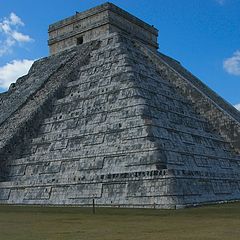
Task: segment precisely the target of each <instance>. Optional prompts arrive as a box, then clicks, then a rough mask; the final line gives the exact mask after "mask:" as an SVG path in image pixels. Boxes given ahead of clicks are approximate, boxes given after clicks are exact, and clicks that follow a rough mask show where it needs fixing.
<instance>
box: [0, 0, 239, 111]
mask: <svg viewBox="0 0 240 240" xmlns="http://www.w3.org/2000/svg"><path fill="white" fill-rule="evenodd" d="M104 2H105V1H102V0H49V1H46V0H41V1H39V0H34V1H33V0H21V1H20V0H0V92H2V91H5V90H6V88H7V86H8V85H9V82H11V81H15V80H16V78H17V77H19V75H22V74H24V73H26V72H27V70H28V69H29V67H30V66H31V64H32V62H33V61H34V60H35V59H38V58H41V57H45V56H47V55H48V46H47V38H48V35H47V29H48V25H49V24H51V23H54V22H55V21H58V20H61V19H63V18H66V17H69V16H71V15H74V14H75V11H83V10H87V9H88V8H91V7H94V6H96V5H99V4H101V3H104ZM112 3H114V4H116V5H118V6H119V7H122V8H123V9H125V10H127V11H128V12H130V13H132V14H134V15H136V16H137V17H139V18H141V19H142V20H144V21H146V22H148V23H149V24H151V25H152V24H153V25H154V26H155V27H156V28H158V29H159V39H158V42H159V46H160V49H159V50H160V51H161V52H163V53H165V54H167V55H169V56H171V57H173V58H175V59H177V60H179V61H180V62H181V63H182V64H183V65H184V66H185V67H186V68H187V69H188V70H190V71H191V72H192V73H193V74H194V75H196V76H197V77H199V78H200V79H201V80H202V81H203V82H204V83H206V84H207V85H208V86H209V87H211V88H212V89H213V90H214V91H215V92H217V93H218V94H219V95H221V96H222V97H223V98H225V99H226V100H227V101H229V102H230V103H231V104H233V105H237V104H240V0H112ZM239 108H240V105H239Z"/></svg>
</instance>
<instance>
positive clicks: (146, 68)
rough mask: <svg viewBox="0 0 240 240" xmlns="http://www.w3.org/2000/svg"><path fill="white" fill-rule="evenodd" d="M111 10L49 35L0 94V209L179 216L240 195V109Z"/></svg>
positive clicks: (152, 34) (146, 29)
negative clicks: (155, 211)
mask: <svg viewBox="0 0 240 240" xmlns="http://www.w3.org/2000/svg"><path fill="white" fill-rule="evenodd" d="M157 35H158V31H157V29H155V28H154V27H152V26H150V25H148V24H146V23H144V22H143V21H141V20H140V19H138V18H136V17H134V16H132V15H130V14H129V13H127V12H125V11H123V10H122V9H120V8H118V7H116V6H115V5H113V4H111V3H106V4H103V5H100V6H98V7H95V8H93V9H90V10H88V11H85V12H82V13H76V14H75V15H74V16H72V17H70V18H67V19H64V20H62V21H59V22H57V23H55V24H53V25H50V27H49V42H48V43H49V47H50V53H51V55H50V56H49V57H46V58H43V59H40V60H38V61H36V62H35V63H34V64H33V66H32V68H31V69H30V71H29V73H28V74H27V75H26V76H23V77H21V78H19V79H18V80H17V82H16V83H15V84H12V85H11V86H10V88H9V90H8V91H7V92H5V93H2V94H0V109H1V111H0V203H1V204H43V205H44V204H50V205H58V204H59V205H65V204H66V205H82V206H89V205H91V204H92V201H93V199H94V200H95V203H96V205H97V206H120V207H149V208H151V207H156V208H179V207H184V206H191V205H195V204H202V203H210V202H220V201H229V200H237V199H240V112H238V111H237V110H236V109H235V108H234V107H232V106H231V105H230V104H229V103H227V102H226V101H225V100H223V99H222V98H221V97H220V96H218V95H217V94H216V93H214V92H213V91H212V90H211V89H209V88H208V87H207V86H206V85H204V84H203V83H202V82H201V81H200V80H198V79H197V78H196V77H194V76H193V75H192V74H191V73H190V72H188V71H187V70H186V69H184V68H183V67H182V66H181V64H180V63H179V62H177V61H176V60H174V59H172V58H170V57H168V56H166V55H163V54H161V53H160V52H158V50H157V49H158V44H157Z"/></svg>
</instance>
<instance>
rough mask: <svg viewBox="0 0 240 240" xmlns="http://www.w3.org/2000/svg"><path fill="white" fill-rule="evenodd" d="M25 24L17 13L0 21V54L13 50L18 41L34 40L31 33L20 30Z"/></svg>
mask: <svg viewBox="0 0 240 240" xmlns="http://www.w3.org/2000/svg"><path fill="white" fill-rule="evenodd" d="M23 26H24V23H23V21H22V20H21V18H20V17H18V16H17V15H16V14H15V13H11V14H10V15H9V17H5V18H4V19H3V20H2V21H0V56H3V55H4V54H6V53H9V52H11V51H12V47H13V46H14V45H16V44H17V43H26V42H30V41H32V40H33V39H32V38H31V37H30V36H29V35H26V34H23V33H22V32H19V30H18V29H19V27H23Z"/></svg>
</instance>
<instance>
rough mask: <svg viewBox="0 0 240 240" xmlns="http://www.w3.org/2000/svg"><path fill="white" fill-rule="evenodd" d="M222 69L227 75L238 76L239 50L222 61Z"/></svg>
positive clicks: (239, 64) (239, 74)
mask: <svg viewBox="0 0 240 240" xmlns="http://www.w3.org/2000/svg"><path fill="white" fill-rule="evenodd" d="M223 68H224V69H225V70H226V72H228V73H229V74H232V75H236V76H240V51H239V50H237V51H236V52H234V53H233V56H232V57H230V58H227V59H225V60H224V62H223Z"/></svg>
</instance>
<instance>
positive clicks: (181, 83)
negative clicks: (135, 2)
mask: <svg viewBox="0 0 240 240" xmlns="http://www.w3.org/2000/svg"><path fill="white" fill-rule="evenodd" d="M138 46H139V47H140V48H141V49H142V51H143V52H144V53H145V54H146V56H147V57H149V59H150V60H151V61H153V62H154V64H155V66H156V68H157V70H158V71H159V73H160V74H161V76H162V77H163V78H165V79H167V80H168V81H170V82H171V83H172V84H173V85H174V86H175V87H176V88H177V89H178V90H179V91H180V92H181V94H182V95H183V96H184V97H186V98H187V99H188V100H190V102H191V103H192V104H193V107H194V108H195V111H197V112H198V113H200V114H201V115H202V116H204V117H205V118H206V119H207V120H208V121H209V122H210V123H211V125H212V128H213V129H215V130H216V131H217V132H219V133H220V134H221V135H222V136H223V138H224V139H226V140H227V141H229V142H230V144H231V146H232V147H233V148H234V149H235V151H237V152H238V153H240V112H239V111H238V110H237V109H235V108H234V107H233V106H232V105H230V104H228V103H227V102H226V101H225V100H223V99H222V98H221V97H219V96H218V95H217V94H216V93H214V92H213V91H212V90H211V89H209V88H208V87H207V86H206V85H204V84H203V83H202V82H200V80H198V79H197V78H196V77H194V76H193V75H192V74H190V73H189V72H188V71H187V70H185V69H184V68H183V67H182V66H181V65H180V64H179V63H177V62H176V61H174V60H171V59H170V58H168V57H166V56H164V55H163V54H158V55H157V54H156V53H155V52H152V51H151V50H150V49H148V48H146V47H145V46H143V45H141V44H138Z"/></svg>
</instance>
